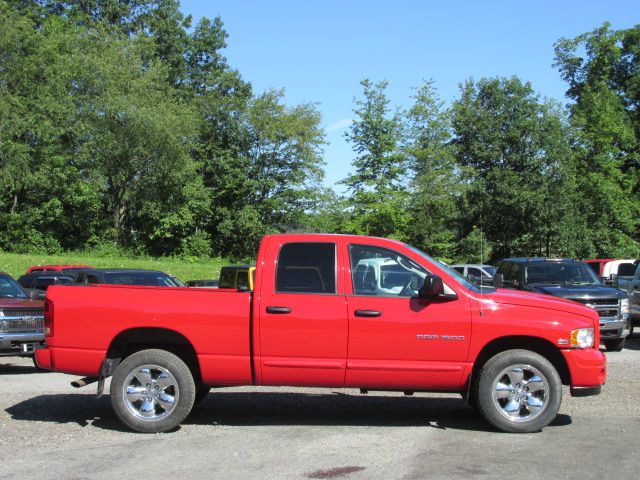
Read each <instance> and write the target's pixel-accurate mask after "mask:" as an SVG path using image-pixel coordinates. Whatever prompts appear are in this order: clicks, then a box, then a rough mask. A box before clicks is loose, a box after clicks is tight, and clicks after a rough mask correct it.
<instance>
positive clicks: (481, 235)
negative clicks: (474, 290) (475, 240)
mask: <svg viewBox="0 0 640 480" xmlns="http://www.w3.org/2000/svg"><path fill="white" fill-rule="evenodd" d="M482 237H483V234H482V213H481V214H480V265H482V264H483V263H484V262H483V259H484V244H483V238H482ZM480 271H482V270H480ZM482 287H483V285H482V275H480V295H482V293H483V292H482Z"/></svg>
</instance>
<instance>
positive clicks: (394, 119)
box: [342, 80, 410, 238]
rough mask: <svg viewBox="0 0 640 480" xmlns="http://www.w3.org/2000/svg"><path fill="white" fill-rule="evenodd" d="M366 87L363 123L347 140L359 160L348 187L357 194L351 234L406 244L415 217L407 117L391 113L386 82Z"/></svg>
mask: <svg viewBox="0 0 640 480" xmlns="http://www.w3.org/2000/svg"><path fill="white" fill-rule="evenodd" d="M360 83H361V85H362V87H363V95H364V98H363V99H361V100H358V99H356V100H355V104H356V108H355V109H354V113H355V114H356V117H357V118H356V119H355V120H354V122H353V123H352V125H351V127H350V129H349V131H348V132H347V133H346V134H345V137H346V138H347V140H349V141H350V142H351V143H353V150H354V152H355V153H356V155H357V156H356V158H355V160H354V161H353V166H354V167H355V171H356V173H355V174H353V175H350V176H349V177H347V178H346V179H345V180H343V182H342V183H344V184H345V185H347V187H349V191H350V194H351V197H350V199H349V204H350V208H351V212H352V217H351V219H350V220H349V222H348V224H347V229H348V231H351V232H353V233H357V234H362V235H373V236H381V237H395V238H402V237H404V231H405V230H406V228H407V226H408V224H409V222H410V217H409V214H408V201H409V195H408V191H407V189H406V187H405V184H406V175H405V174H406V169H407V166H408V163H407V158H406V156H405V154H404V152H403V151H402V148H401V141H402V138H403V123H402V120H401V114H400V112H396V113H394V114H391V113H390V110H389V100H388V99H387V97H386V93H385V90H386V88H387V86H388V83H387V82H386V81H384V82H380V83H377V84H374V83H372V82H371V81H370V80H363V81H362V82H360Z"/></svg>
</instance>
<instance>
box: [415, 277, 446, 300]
mask: <svg viewBox="0 0 640 480" xmlns="http://www.w3.org/2000/svg"><path fill="white" fill-rule="evenodd" d="M443 293H444V285H443V283H442V278H440V277H438V276H437V275H427V276H426V277H424V284H423V285H422V288H421V289H420V291H419V292H418V296H419V297H420V298H425V299H426V298H433V297H437V296H438V295H442V294H443Z"/></svg>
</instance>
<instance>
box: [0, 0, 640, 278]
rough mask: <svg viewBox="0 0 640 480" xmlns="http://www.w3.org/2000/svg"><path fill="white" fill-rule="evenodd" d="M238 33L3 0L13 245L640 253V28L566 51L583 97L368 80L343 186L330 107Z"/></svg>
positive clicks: (151, 1)
mask: <svg viewBox="0 0 640 480" xmlns="http://www.w3.org/2000/svg"><path fill="white" fill-rule="evenodd" d="M227 39H228V36H227V32H226V31H225V29H224V25H223V22H222V19H220V18H219V17H217V18H214V19H208V18H202V19H200V20H199V21H198V22H197V24H195V25H194V26H193V28H192V26H191V17H190V16H188V15H187V16H185V15H183V14H182V13H181V11H180V8H179V2H178V1H177V0H127V1H118V0H68V1H53V0H33V1H25V0H0V248H2V249H4V250H7V251H14V252H18V251H19V252H31V253H33V252H42V254H53V253H59V252H64V251H70V250H76V251H77V250H83V249H89V250H91V251H92V252H93V254H94V255H95V257H96V258H98V260H97V261H94V262H88V261H84V262H80V263H93V264H97V265H98V266H101V265H102V263H101V260H100V258H102V259H104V260H105V262H106V261H108V260H111V259H115V258H120V256H121V255H122V252H126V255H128V256H132V255H136V256H140V255H142V256H144V255H153V256H173V257H178V258H181V259H182V260H183V261H185V260H186V261H188V262H189V263H194V262H195V263H196V264H197V263H198V259H200V258H206V257H209V256H211V255H218V256H225V257H231V258H234V259H251V257H252V256H255V253H256V248H257V245H258V243H259V240H260V237H261V236H262V235H264V234H268V233H274V232H283V231H318V232H320V231H325V232H335V233H348V232H350V233H359V234H366V235H377V236H386V237H392V238H397V239H401V240H403V241H408V242H410V243H413V244H415V245H417V246H418V247H420V248H422V249H424V250H427V251H430V252H431V253H433V254H434V255H436V256H437V257H439V258H443V259H446V260H451V261H454V260H456V259H458V260H459V261H474V262H476V261H479V257H478V256H479V255H480V250H482V252H483V254H482V255H483V259H482V260H483V261H486V260H487V258H490V259H492V260H497V259H499V258H500V257H503V256H506V255H567V256H579V257H591V256H607V257H609V256H610V257H622V256H627V257H634V256H639V255H640V57H639V53H640V26H636V27H634V28H631V29H627V30H620V31H613V30H611V29H610V26H609V25H608V24H606V23H605V24H603V25H602V26H601V27H599V28H597V29H595V30H594V31H592V32H587V33H584V34H582V35H579V36H577V37H576V38H574V39H560V40H559V41H558V42H557V44H556V45H555V53H556V66H557V67H558V68H559V70H560V74H561V76H562V78H563V79H564V80H565V81H566V82H567V84H568V91H567V96H568V97H569V98H570V99H571V100H572V103H571V105H569V108H568V109H565V108H563V107H561V106H559V105H557V104H555V103H552V102H548V101H543V100H541V99H540V97H539V96H538V95H537V94H536V93H535V92H534V90H533V88H532V86H531V85H530V84H528V83H527V82H524V81H522V80H520V79H518V78H515V77H514V78H510V79H505V78H488V79H487V78H485V79H481V80H480V81H478V82H474V81H467V82H465V83H464V84H463V85H462V86H461V90H460V96H459V98H458V99H456V100H455V101H454V102H453V104H452V105H451V107H449V108H447V107H445V105H444V104H443V103H442V102H441V101H440V100H439V98H438V95H437V92H436V91H435V89H434V87H433V82H429V81H428V82H424V83H423V84H422V85H421V86H420V87H419V88H417V89H416V90H415V92H414V95H413V97H412V105H411V107H410V108H409V109H408V110H406V111H401V110H399V109H394V108H393V107H392V106H391V105H390V102H389V100H388V98H387V93H386V91H387V87H388V84H387V82H380V83H374V82H372V81H370V80H363V81H362V82H361V85H362V88H363V93H362V97H361V98H358V99H355V105H354V114H355V120H354V122H353V123H352V125H351V127H350V129H349V130H348V132H347V133H346V135H345V137H346V139H347V140H348V141H349V142H350V143H351V145H352V147H353V152H354V158H353V174H351V175H349V176H348V177H347V178H346V179H344V180H343V182H342V184H343V185H346V187H347V193H346V195H344V196H339V195H336V193H335V192H333V191H332V190H331V189H326V188H322V187H321V182H322V179H323V174H324V171H323V169H324V162H323V159H322V154H323V152H322V149H323V147H324V144H325V136H324V132H323V130H322V129H321V128H320V124H321V118H320V113H319V111H318V106H317V105H316V104H313V103H305V104H300V105H293V106H290V105H287V104H286V101H285V94H284V90H279V89H272V90H268V91H266V92H262V93H256V92H254V91H253V89H252V86H251V84H250V83H249V82H248V81H246V80H245V79H243V77H242V75H241V74H240V72H239V71H237V70H235V69H233V68H232V67H231V66H230V65H229V64H228V62H227V59H226V58H225V56H224V55H223V50H224V49H225V48H226V46H227ZM480 232H482V233H480ZM31 263H39V262H35V261H34V262H31ZM172 268H173V267H172ZM199 276H204V277H210V276H211V275H205V274H203V275H199Z"/></svg>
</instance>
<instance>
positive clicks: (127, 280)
mask: <svg viewBox="0 0 640 480" xmlns="http://www.w3.org/2000/svg"><path fill="white" fill-rule="evenodd" d="M105 278H106V283H110V284H117V285H151V286H158V287H179V286H180V285H179V284H178V283H177V282H176V281H175V280H174V279H173V278H171V277H170V276H169V275H167V274H165V273H161V272H118V273H107V274H106V275H105Z"/></svg>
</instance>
